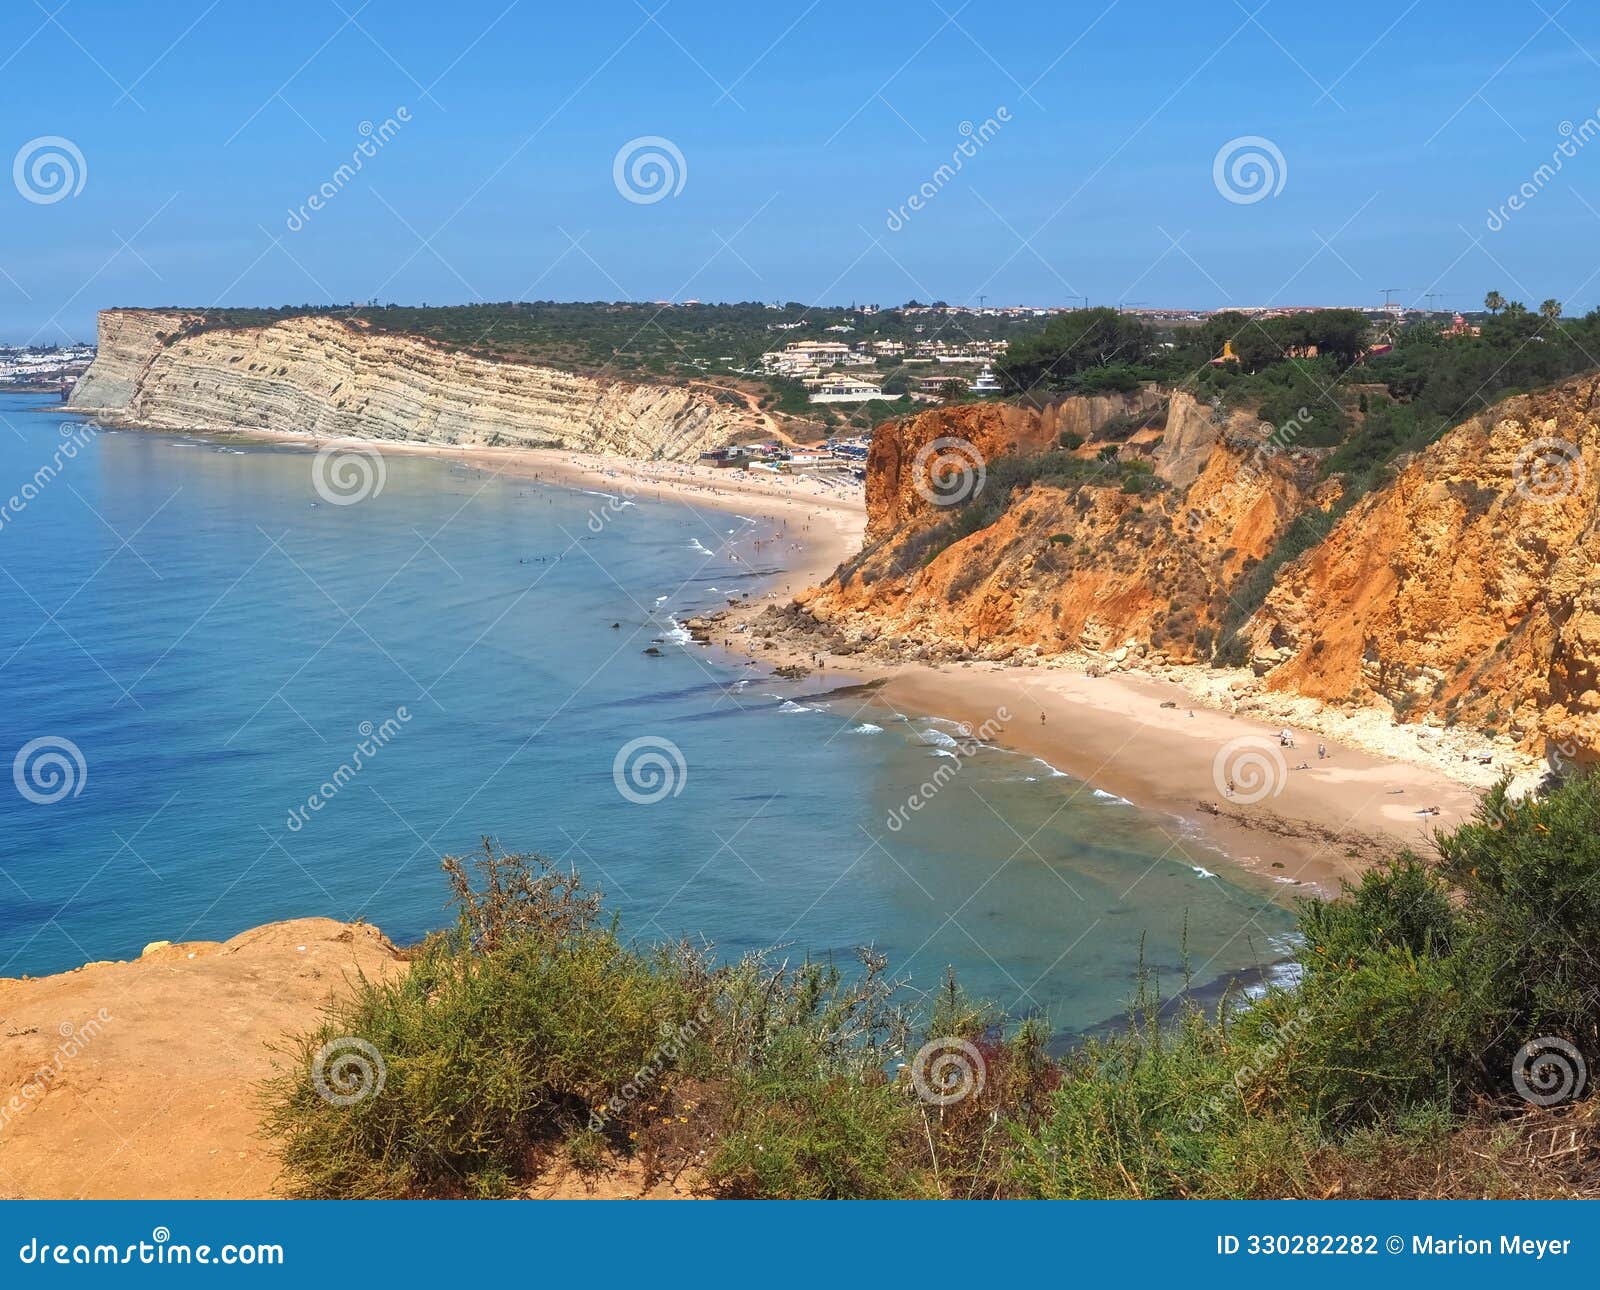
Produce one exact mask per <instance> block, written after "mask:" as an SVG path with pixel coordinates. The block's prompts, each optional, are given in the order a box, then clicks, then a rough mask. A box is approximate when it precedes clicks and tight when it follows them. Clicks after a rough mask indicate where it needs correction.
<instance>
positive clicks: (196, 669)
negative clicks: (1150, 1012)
mask: <svg viewBox="0 0 1600 1290" xmlns="http://www.w3.org/2000/svg"><path fill="white" fill-rule="evenodd" d="M0 420H3V433H0V498H4V497H6V496H19V497H21V493H20V490H21V489H22V487H23V485H24V484H25V483H27V482H28V481H30V480H34V479H35V478H36V472H38V471H39V470H40V467H41V466H42V465H44V464H45V463H47V462H53V463H56V464H58V466H59V469H57V470H56V473H55V474H54V476H53V477H46V478H44V479H43V481H42V482H41V483H40V484H39V485H38V486H37V488H36V489H33V488H30V491H32V492H34V493H35V495H33V496H30V497H21V500H23V501H24V502H25V506H24V507H22V508H20V509H18V508H16V507H10V508H9V509H7V510H6V511H5V512H4V513H0V520H3V524H0V769H11V770H13V771H15V770H16V767H15V766H14V764H13V762H14V759H15V758H16V757H17V755H18V754H19V753H20V752H21V751H22V750H23V749H24V748H25V747H26V746H27V745H29V744H30V743H33V742H34V741H36V740H40V739H47V740H55V741H67V742H68V743H70V745H71V748H70V749H68V748H66V747H65V745H63V744H61V743H55V744H47V745H41V746H38V747H36V748H35V749H34V751H33V752H32V753H31V754H30V756H29V757H28V758H27V759H25V766H24V770H26V767H27V765H31V764H33V763H36V762H37V760H38V758H39V757H40V756H41V755H44V756H45V757H46V762H44V763H40V764H38V765H35V766H34V769H35V770H36V771H37V772H38V774H39V775H40V776H41V778H40V779H38V780H31V779H29V778H28V777H27V775H26V773H24V774H23V776H22V783H23V785H25V786H26V787H27V788H28V790H29V793H30V794H31V795H32V797H34V798H48V797H52V796H55V797H57V798H58V800H55V801H35V800H30V797H29V796H26V795H24V793H23V792H22V791H21V789H20V788H19V787H18V785H17V783H16V782H15V780H16V775H15V774H14V775H13V778H12V780H11V781H9V782H8V781H7V780H4V779H0V786H3V789H0V975H18V974H21V973H29V974H39V973H45V972H52V971H59V970H61V969H64V968H68V967H72V966H75V965H77V964H79V963H81V962H83V961H85V960H89V959H99V958H122V957H128V956H132V955H136V954H138V952H139V950H140V948H141V947H142V946H143V945H144V944H145V943H146V942H148V941H151V940H155V939H172V940H179V939H196V938H206V939H217V938H225V937H227V936H230V935H232V934H234V933H236V932H238V931H241V930H243V929H245V928H248V927H252V926H254V925H256V924H259V923H262V922H266V921H269V920H274V919H283V918H294V917H301V916H306V915H328V916H331V917H334V918H340V919H351V918H356V917H363V918H366V919H368V920H369V921H371V922H374V923H376V924H378V925H379V926H380V927H382V928H383V929H384V930H385V931H386V932H388V933H389V934H390V935H391V936H393V937H394V938H395V939H397V940H401V941H404V940H408V939H414V938H416V937H418V936H420V935H422V934H423V933H425V932H426V931H428V930H429V929H431V928H434V927H438V926H440V925H441V924H442V923H443V922H444V921H445V919H446V917H447V913H446V910H445V909H444V904H443V902H444V895H445V892H444V884H443V881H442V879H441V877H440V874H439V859H440V857H441V855H444V854H449V853H452V852H455V853H459V852H462V851H464V850H467V849H470V848H472V847H474V846H476V845H477V844H478V841H479V839H480V838H481V837H482V836H484V835H491V836H493V837H495V838H497V839H498V840H499V841H500V842H501V843H502V844H503V845H504V846H506V847H508V848H513V849H524V850H538V851H542V852H545V853H546V854H548V855H551V856H553V857H556V858H558V859H560V860H561V861H562V862H563V863H564V864H568V863H570V864H575V865H577V866H578V867H579V869H580V870H581V871H582V872H583V873H584V874H585V876H586V877H587V878H588V880H589V881H590V882H591V883H592V884H594V885H597V886H599V887H601V888H603V889H604V890H605V892H606V893H607V898H608V901H609V902H610V904H611V905H612V906H613V907H614V908H616V909H617V910H618V911H620V913H621V915H622V919H623V926H624V929H625V931H626V932H627V933H628V934H630V935H633V936H636V937H639V938H642V939H660V938H664V937H676V936H680V935H690V936H693V937H695V938H697V939H698V938H701V937H704V938H705V939H707V940H710V941H711V942H713V943H714V944H715V945H716V946H717V948H718V950H719V952H720V953H723V954H725V955H734V954H738V953H740V952H742V951H744V950H747V949H753V948H758V947H762V946H769V945H774V944H783V945H788V946H790V947H791V950H790V952H791V954H792V955H795V956H798V955H803V954H810V955H813V956H830V955H831V956H839V957H841V958H847V957H848V956H849V955H850V953H851V950H852V947H854V946H856V945H861V944H873V945H876V946H877V947H878V948H880V949H882V950H884V951H886V952H887V953H888V954H889V955H890V957H891V962H892V965H893V968H894V970H895V971H896V972H898V973H901V974H904V975H906V976H908V977H909V978H910V980H911V982H912V983H913V985H914V986H915V987H920V988H927V987H931V986H933V985H936V984H937V983H938V981H939V979H940V977H941V976H942V974H943V971H944V968H945V965H946V964H953V965H954V966H955V967H956V969H957V971H958V973H959V975H960V977H961V978H962V980H963V981H964V982H965V983H966V984H967V985H968V987H969V988H970V989H972V990H973V991H974V992H976V993H979V994H982V995H986V996H989V997H992V998H994V999H996V1000H997V1001H999V1002H1000V1003H1001V1004H1002V1005H1003V1006H1005V1007H1007V1008H1009V1009H1010V1010H1012V1011H1013V1012H1016V1013H1025V1012H1032V1013H1041V1014H1043V1015H1045V1016H1047V1017H1048V1018H1049V1019H1050V1020H1051V1022H1052V1023H1053V1024H1054V1025H1055V1026H1056V1027H1057V1028H1058V1029H1061V1030H1063V1031H1072V1030H1076V1029H1079V1028H1082V1027H1085V1026H1090V1025H1093V1024H1096V1023H1098V1022H1100V1021H1103V1020H1104V1019H1106V1018H1107V1017H1108V1016H1111V1015H1113V1014H1115V1013H1117V1012H1118V1011H1119V1010H1120V1008H1121V1007H1122V1005H1123V1002H1124V1001H1125V999H1126V998H1127V996H1128V994H1129V992H1130V991H1131V989H1132V987H1133V983H1134V974H1135V971H1136V966H1137V963H1138V957H1139V952H1140V939H1141V937H1143V938H1144V941H1145V946H1144V954H1145V959H1146V961H1147V962H1148V963H1149V964H1150V965H1151V966H1153V967H1155V968H1157V969H1158V970H1160V971H1162V972H1163V973H1164V974H1166V978H1167V979H1168V980H1169V981H1170V980H1171V979H1173V977H1174V975H1175V974H1176V972H1177V970H1178V966H1179V964H1180V962H1181V959H1182V954H1183V943H1184V938H1185V935H1187V946H1188V955H1189V958H1190V961H1191V962H1192V963H1193V965H1194V966H1195V968H1196V969H1197V976H1198V979H1199V980H1200V981H1201V982H1205V981H1208V980H1211V979H1214V978H1217V977H1219V976H1221V975H1223V974H1226V973H1233V972H1237V971H1240V970H1248V969H1252V968H1256V967H1259V966H1262V965H1264V964H1267V963H1270V962H1271V961H1272V960H1274V959H1276V958H1277V957H1279V954H1280V951H1281V945H1282V936H1283V934H1284V933H1285V932H1286V930H1287V928H1288V925H1289V918H1288V915H1287V914H1286V913H1285V912H1284V911H1283V910H1281V909H1279V908H1277V907H1276V906H1274V905H1273V904H1271V903H1270V901H1269V900H1268V898H1267V895H1266V893H1264V892H1263V891H1261V890H1259V889H1253V888H1246V887H1244V886H1241V885H1238V884H1237V883H1234V882H1229V881H1227V880H1226V879H1225V878H1222V877H1215V876H1206V872H1207V871H1219V870H1222V869H1223V868H1224V866H1223V865H1222V864H1221V863H1220V862H1219V859H1218V857H1216V856H1215V855H1214V854H1213V853H1211V852H1210V851H1208V850H1207V849H1205V848H1204V847H1202V846H1200V845H1198V844H1196V843H1194V842H1193V841H1191V840H1189V839H1188V838H1186V837H1185V836H1184V835H1183V834H1182V833H1181V832H1179V831H1178V829H1177V826H1176V824H1175V823H1174V822H1173V821H1171V820H1169V819H1167V818H1166V817H1162V816H1155V815H1150V814H1146V813H1144V812H1142V811H1140V810H1138V809H1135V808H1134V807H1131V806H1129V805H1127V804H1125V803H1121V802H1118V801H1115V800H1111V799H1107V798H1105V797H1104V796H1102V795H1096V794H1095V793H1094V792H1093V791H1092V790H1091V789H1090V788H1089V786H1087V785H1084V784H1082V783H1081V782H1079V781H1077V780H1074V779H1071V778H1068V777H1065V776H1061V775H1059V774H1056V773H1055V772H1053V771H1052V770H1051V769H1050V768H1049V767H1046V766H1044V765H1042V764H1041V763H1039V762H1037V761H1035V760H1032V759H1029V758H1026V757H1022V756H1019V755H1015V754H1012V753H1009V752H1006V751H1003V750H999V749H989V748H985V749H981V750H978V751H977V752H975V753H974V754H973V755H971V756H965V757H956V758H951V757H949V756H948V754H949V753H950V752H951V751H952V749H951V747H950V745H951V743H952V732H951V729H950V728H949V727H948V725H946V724H944V723H940V722H938V721H936V720H930V719H928V718H926V717H924V716H922V715H921V714H900V713H895V712H892V711H888V710H886V709H884V708H882V707H880V706H876V705H875V704H873V703H871V702H870V701H868V702H867V703H865V704H863V701H862V699H861V698H860V697H859V696H855V695H848V694H840V693H828V692H827V691H826V688H825V686H824V685H823V684H822V683H819V682H817V681H816V680H815V679H813V680H811V681H808V682H800V683H794V684H790V683H784V682H779V681H774V680H773V679H771V678H768V677H766V676H765V675H764V672H763V670H762V669H759V668H755V667H746V666H741V665H739V664H738V663H737V661H727V660H718V659H715V658H712V657H709V656H707V655H706V654H705V653H704V652H703V651H701V650H700V649H698V647H694V646H689V645H686V644H684V643H682V642H681V641H680V639H679V635H680V634H679V633H676V632H675V630H674V626H675V617H676V618H682V617H686V616H687V615H688V614H690V613H693V612H695V611H696V610H699V609H702V608H705V607H708V606H714V605H720V604H722V603H723V601H724V598H725V597H726V596H728V595H730V594H741V593H742V592H743V591H745V590H753V589H754V588H756V587H758V586H759V573H760V567H761V562H762V559H763V557H762V555H761V554H760V553H759V552H758V551H756V550H755V549H754V547H753V545H752V543H753V540H754V539H755V538H756V537H758V536H767V535H770V532H771V525H770V522H766V521H764V520H763V518H762V517H761V515H760V513H759V510H751V511H749V512H747V514H746V516H745V517H743V518H741V517H735V516H732V515H729V514H726V513H723V512H720V511H713V510H697V509H693V508H690V507H688V506H684V505H679V504H668V503H647V502H644V501H640V502H639V503H638V504H637V505H628V506H618V505H616V504H615V503H611V504H608V502H607V499H606V498H605V497H604V496H600V495H596V494H590V493H585V492H581V491H578V490H574V489H560V488H552V487H546V486H543V485H540V484H538V483H537V482H530V481H527V480H518V479H511V478H495V477H493V476H492V475H489V474H486V473H484V472H480V471H475V470H469V469H466V468H463V467H460V466H452V465H450V464H447V463H444V462H440V461H435V460H428V459H424V458H420V457H403V456H396V455H390V456H389V457H388V458H386V459H385V461H384V481H383V486H382V489H381V491H379V492H377V493H376V494H375V495H371V496H367V497H365V498H364V499H363V500H361V501H359V502H358V503H356V504H350V505H339V504H334V503H333V502H331V501H330V500H327V499H325V498H324V497H323V496H321V495H319V493H318V491H317V490H316V488H315V487H314V475H315V473H316V467H315V462H314V455H313V454H312V453H311V452H309V451H305V450H300V449H297V448H285V447H279V446H272V447H240V446H236V445H232V444H221V443H215V442H209V441H206V440H203V439H199V438H193V437H186V436H175V435H151V434H141V433H118V432H110V431H106V432H101V433H100V434H98V435H97V436H91V437H88V439H87V442H86V443H85V445H84V447H83V448H82V450H81V451H78V453H77V455H76V456H75V457H72V458H70V459H68V458H65V457H61V456H60V454H59V451H58V450H59V448H60V446H61V445H62V444H63V443H64V442H68V441H72V438H73V434H74V429H75V423H73V422H71V421H67V420H64V419H63V418H62V417H61V416H60V415H59V414H55V413H46V412H43V411H37V410H31V409H30V404H29V401H28V400H25V399H17V398H11V399H7V400H5V401H4V402H0ZM347 478H348V477H347ZM355 482H356V483H357V484H358V483H359V480H356V481H355ZM334 495H337V493H335V494H334ZM735 557H739V558H735ZM752 566H753V567H752ZM613 624H616V626H613ZM648 649H655V650H658V651H660V652H659V654H658V655H650V654H647V653H646V652H645V651H646V650H648ZM402 710H403V714H404V715H403V716H402V715H401V713H402ZM386 721H387V722H388V723H389V724H388V725H387V726H385V722H386ZM363 723H367V724H366V725H365V726H364V724H363ZM367 731H370V735H367V734H364V732H367ZM364 738H365V742H366V744H367V749H368V751H367V752H366V753H364V754H362V756H361V762H362V764H361V766H360V768H359V770H356V771H355V772H354V773H353V774H350V775H340V776H339V777H338V778H337V779H336V778H335V776H336V772H339V768H340V767H341V765H344V766H352V765H353V762H354V761H355V759H356V750H357V746H358V744H361V743H362V742H363V740H364ZM640 739H646V740H650V741H657V742H654V743H652V744H649V745H646V746H644V747H643V748H642V749H641V750H640V751H641V752H642V753H644V754H645V755H646V757H647V760H646V762H645V763H641V764H640V765H639V773H640V777H641V778H640V779H639V780H638V781H633V780H630V779H628V778H627V777H626V776H624V777H623V779H622V784H623V785H624V786H626V787H628V788H629V790H630V792H632V793H633V795H634V796H636V797H637V796H651V795H653V794H652V792H651V790H652V788H653V787H655V786H656V784H657V781H652V780H651V779H650V774H651V772H652V770H656V771H660V772H662V773H664V774H665V775H667V776H668V779H667V780H666V781H665V782H666V784H668V785H669V786H670V787H671V788H673V789H675V790H676V791H669V792H667V793H666V795H665V796H662V797H661V798H660V800H658V801H653V802H635V801H630V800H628V798H627V797H625V796H624V794H623V793H622V792H621V791H620V790H619V785H618V781H617V777H616V775H615V774H614V762H615V761H616V758H617V757H618V754H619V751H620V750H622V749H623V748H624V747H625V746H627V745H629V744H630V743H633V742H634V741H637V740H640ZM659 741H665V744H662V743H660V742H659ZM666 745H670V746H671V749H675V750H676V752H673V751H671V750H667V751H665V752H663V753H661V757H662V758H663V759H664V760H663V761H662V762H661V763H660V764H658V765H657V766H655V767H652V766H651V765H650V764H649V763H648V754H649V753H650V751H651V748H652V747H655V748H665V746H666ZM52 748H54V749H56V750H57V752H58V755H59V756H60V757H61V758H62V759H63V760H61V761H60V762H58V763H57V764H56V765H55V766H54V767H52V766H51V765H50V764H49V763H48V755H49V753H50V752H51V749H52ZM72 749H75V750H76V754H75V753H74V752H73V751H72ZM77 754H81V758H82V768H83V769H82V771H81V772H80V770H79V767H78V764H77V761H76V755H77ZM680 757H681V763H680V762H679V760H678V759H679V758H680ZM951 763H955V764H956V765H957V767H958V773H955V774H953V775H950V776H949V778H948V782H944V783H942V784H941V786H940V787H939V791H937V792H936V793H934V794H932V795H931V796H930V797H929V798H928V800H927V802H926V804H925V805H924V806H923V807H922V809H920V810H918V811H915V812H907V813H906V818H907V819H908V821H909V822H908V823H907V824H906V825H905V826H904V827H903V828H900V829H898V830H894V829H890V828H889V827H887V825H886V821H887V820H888V819H889V817H890V816H891V814H892V813H893V812H894V811H895V809H896V808H897V807H901V806H903V805H904V804H905V802H906V801H907V798H908V795H910V794H911V793H913V792H914V791H916V789H917V786H918V785H920V784H922V783H924V782H925V781H929V780H930V777H931V776H933V775H934V773H935V770H936V769H937V768H938V767H939V766H940V765H941V764H945V765H949V764H951ZM680 765H681V770H680ZM52 771H56V772H59V774H64V775H65V776H66V779H65V780H63V779H61V778H60V777H59V774H58V777H57V778H56V779H51V778H50V775H51V773H52ZM69 784H70V786H71V787H70V788H68V787H67V785H69ZM325 785H326V787H324V786H325ZM329 789H331V790H332V791H331V792H330V791H329ZM313 799H315V800H316V803H317V804H316V805H315V806H312V805H311V801H312V800H313Z"/></svg>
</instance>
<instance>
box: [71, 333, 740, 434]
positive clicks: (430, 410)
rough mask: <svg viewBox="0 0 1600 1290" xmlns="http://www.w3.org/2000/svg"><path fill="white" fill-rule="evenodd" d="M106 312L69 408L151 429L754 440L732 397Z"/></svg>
mask: <svg viewBox="0 0 1600 1290" xmlns="http://www.w3.org/2000/svg"><path fill="white" fill-rule="evenodd" d="M200 321H201V320H200V317H199V316H198V315H191V314H183V313H180V312H168V311H155V310H140V309H113V310H107V311H105V312H103V313H102V314H101V315H100V337H99V341H100V349H99V353H98V356H97V357H96V359H95V361H94V363H93V365H92V366H91V367H90V368H89V370H88V371H87V372H86V373H84V375H83V377H82V378H81V379H80V380H79V382H78V384H77V386H76V387H75V388H74V390H73V392H72V397H71V400H70V405H71V406H72V407H74V408H79V409H82V410H83V411H85V412H99V413H102V414H104V415H105V416H106V417H107V418H109V419H115V420H117V421H119V422H122V423H125V424H129V425H136V426H141V427H146V428H150V429H186V430H192V429H228V430H265V431H272V432H278V433H288V434H304V435H310V436H317V437H319V438H364V439H393V440H404V441H409V442H414V443H436V444H461V445H476V446H488V447H558V448H570V449H576V450H579V451H583V452H610V453H618V454H621V455H624V456H629V457H642V458H666V459H669V460H682V459H687V458H692V457H694V456H695V455H696V454H698V453H700V452H703V451H705V450H706V449H708V448H712V447H716V446H719V445H721V444H724V443H727V442H729V441H730V440H732V439H734V438H735V437H737V436H738V435H740V434H741V432H745V431H752V430H760V429H762V428H763V427H762V424H761V422H760V421H759V420H758V419H757V418H756V416H755V415H754V414H753V413H752V412H751V411H750V410H749V409H748V408H747V407H746V406H744V404H743V403H742V402H740V401H739V400H738V398H737V396H730V397H729V399H728V401H727V402H722V401H719V399H718V398H717V397H716V396H715V392H713V391H707V390H701V389H690V388H686V387H683V386H673V385H648V384H640V383H634V382H628V381H620V380H610V379H603V378H599V377H593V376H585V375H580V374H577V373H573V372H566V371H559V370H557V369H554V368H549V367H540V366H535V365H533V364H525V363H513V362H494V361H490V360H487V359H483V358H478V357H474V356H472V355H470V354H465V353H462V352H460V351H456V350H450V349H445V348H443V347H441V346H438V345H435V344H432V343H430V342H427V341H423V340H418V339H414V338H411V337H406V336H396V335H389V334H383V333H378V332H374V331H372V330H370V329H368V328H366V327H363V326H360V325H358V324H352V323H348V322H345V321H342V320H339V319H334V318H327V317H304V318H294V319H287V320H285V321H282V322H277V323H273V324H272V325H270V326H266V327H244V328H221V327H216V328H202V327H200V325H199V324H200Z"/></svg>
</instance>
